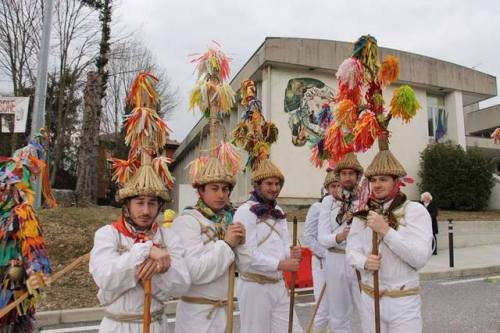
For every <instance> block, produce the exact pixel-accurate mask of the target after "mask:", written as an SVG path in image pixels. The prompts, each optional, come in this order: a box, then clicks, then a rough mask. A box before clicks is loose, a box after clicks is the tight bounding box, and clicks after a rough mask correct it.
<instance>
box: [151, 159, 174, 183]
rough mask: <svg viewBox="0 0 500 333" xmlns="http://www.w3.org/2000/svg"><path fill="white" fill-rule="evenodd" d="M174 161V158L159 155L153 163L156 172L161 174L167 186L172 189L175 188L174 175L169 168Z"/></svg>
mask: <svg viewBox="0 0 500 333" xmlns="http://www.w3.org/2000/svg"><path fill="white" fill-rule="evenodd" d="M172 162H173V160H172V159H171V158H168V157H165V156H158V157H155V158H154V159H153V161H152V163H151V164H152V165H153V168H154V170H155V172H156V173H157V174H158V175H159V176H160V178H161V179H162V180H163V182H164V183H165V185H166V186H167V188H168V189H170V190H172V189H173V188H174V177H173V176H172V174H171V173H170V170H169V169H168V166H169V164H170V163H172Z"/></svg>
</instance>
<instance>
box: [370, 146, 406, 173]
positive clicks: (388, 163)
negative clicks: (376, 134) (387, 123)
mask: <svg viewBox="0 0 500 333" xmlns="http://www.w3.org/2000/svg"><path fill="white" fill-rule="evenodd" d="M378 148H379V152H378V153H377V155H375V157H374V158H373V161H372V162H371V163H370V165H369V166H368V168H367V169H366V171H365V176H366V177H367V178H369V177H373V176H382V175H390V176H396V177H404V176H406V170H405V169H404V168H403V166H402V165H401V163H399V161H398V160H397V159H396V157H395V156H394V155H393V154H392V153H391V151H390V150H389V139H388V138H387V137H382V138H379V139H378Z"/></svg>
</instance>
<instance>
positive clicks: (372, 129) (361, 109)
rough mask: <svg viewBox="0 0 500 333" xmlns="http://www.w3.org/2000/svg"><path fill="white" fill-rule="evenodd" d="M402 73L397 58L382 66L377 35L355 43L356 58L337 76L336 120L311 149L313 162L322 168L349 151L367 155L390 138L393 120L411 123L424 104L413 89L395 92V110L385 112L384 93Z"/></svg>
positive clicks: (393, 104)
mask: <svg viewBox="0 0 500 333" xmlns="http://www.w3.org/2000/svg"><path fill="white" fill-rule="evenodd" d="M399 73H400V64H399V60H398V58H396V57H395V56H392V55H388V56H386V57H385V58H384V61H383V62H382V64H380V61H379V58H378V46H377V40H376V39H375V38H374V37H373V36H370V35H366V36H361V37H360V38H359V39H358V40H357V41H356V42H355V43H354V47H353V51H352V56H351V57H349V58H347V59H345V60H344V61H343V62H342V63H341V64H340V66H339V68H338V71H337V73H336V78H337V81H338V92H337V95H336V96H335V97H334V100H333V101H334V103H335V106H334V108H335V119H332V120H331V122H330V123H329V125H328V127H327V128H326V130H325V131H324V133H323V137H321V138H319V139H318V140H317V141H316V142H314V145H313V146H312V147H311V149H312V155H311V158H310V160H311V162H312V163H313V164H314V165H315V166H318V167H320V166H322V165H323V164H322V160H329V161H334V162H335V161H339V160H340V159H341V158H342V157H343V156H344V155H345V154H347V153H349V152H364V151H366V150H368V149H369V148H371V146H372V145H373V143H374V142H375V140H376V139H378V138H380V137H381V136H384V137H388V136H389V135H390V132H389V131H388V130H387V127H388V125H389V122H390V120H391V119H392V118H400V119H401V120H402V121H403V122H404V123H407V122H409V121H410V120H411V119H412V118H413V117H414V116H415V114H416V112H417V110H418V109H420V104H419V103H418V101H417V99H416V97H415V92H414V91H413V90H412V89H411V88H410V87H409V86H401V87H399V88H397V89H395V90H394V95H393V97H392V100H391V109H390V110H386V109H385V101H384V97H383V91H382V90H383V88H385V87H387V86H388V85H390V84H392V83H394V82H396V81H397V79H398V77H399Z"/></svg>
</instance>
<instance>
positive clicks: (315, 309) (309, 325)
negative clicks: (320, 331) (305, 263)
mask: <svg viewBox="0 0 500 333" xmlns="http://www.w3.org/2000/svg"><path fill="white" fill-rule="evenodd" d="M325 290H326V282H325V283H324V284H323V287H322V288H321V292H320V293H319V297H318V300H317V301H316V304H314V309H313V313H312V316H311V319H309V323H308V324H307V330H306V333H311V330H312V328H313V324H314V318H316V313H317V312H318V309H319V305H320V304H321V300H322V299H323V295H324V294H325Z"/></svg>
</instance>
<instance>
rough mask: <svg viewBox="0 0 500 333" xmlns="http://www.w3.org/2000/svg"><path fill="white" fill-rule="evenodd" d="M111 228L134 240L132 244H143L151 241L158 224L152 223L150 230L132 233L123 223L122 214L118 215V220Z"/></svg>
mask: <svg viewBox="0 0 500 333" xmlns="http://www.w3.org/2000/svg"><path fill="white" fill-rule="evenodd" d="M113 227H115V229H116V230H118V232H119V233H121V234H122V235H124V236H126V237H130V238H132V239H133V240H134V243H145V242H147V241H148V240H153V236H154V235H155V234H156V231H157V230H158V223H153V225H152V226H151V229H149V230H146V231H133V230H131V229H130V227H129V226H128V225H127V223H126V222H125V218H124V217H123V214H122V215H120V217H119V218H118V220H116V222H114V223H113Z"/></svg>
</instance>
